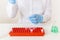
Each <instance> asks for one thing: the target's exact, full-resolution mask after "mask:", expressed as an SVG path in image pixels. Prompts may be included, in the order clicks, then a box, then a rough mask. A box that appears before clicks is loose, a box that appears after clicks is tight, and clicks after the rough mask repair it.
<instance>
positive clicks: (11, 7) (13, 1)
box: [7, 0, 18, 18]
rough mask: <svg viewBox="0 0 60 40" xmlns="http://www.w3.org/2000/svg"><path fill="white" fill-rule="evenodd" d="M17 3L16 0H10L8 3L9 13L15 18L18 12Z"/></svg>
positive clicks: (9, 15)
mask: <svg viewBox="0 0 60 40" xmlns="http://www.w3.org/2000/svg"><path fill="white" fill-rule="evenodd" d="M17 10H18V7H17V3H16V0H8V5H7V14H8V17H10V18H14V17H15V16H16V14H17Z"/></svg>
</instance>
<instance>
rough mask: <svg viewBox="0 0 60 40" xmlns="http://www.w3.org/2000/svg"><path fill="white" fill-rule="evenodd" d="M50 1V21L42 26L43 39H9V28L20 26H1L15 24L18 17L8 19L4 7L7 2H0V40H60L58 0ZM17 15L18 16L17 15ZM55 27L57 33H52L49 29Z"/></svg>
mask: <svg viewBox="0 0 60 40" xmlns="http://www.w3.org/2000/svg"><path fill="white" fill-rule="evenodd" d="M51 1H52V19H51V21H49V22H48V23H47V24H46V25H44V26H43V28H44V29H45V32H46V34H45V36H43V37H38V36H37V37H10V36H9V35H8V32H9V31H10V30H11V27H14V26H21V25H20V24H16V25H13V24H2V23H15V22H17V20H18V18H19V16H17V17H16V18H13V19H10V18H8V17H7V13H6V5H7V0H0V23H1V24H0V40H60V0H51ZM17 15H18V14H17ZM52 25H56V26H58V28H59V32H58V33H52V32H51V27H52Z"/></svg>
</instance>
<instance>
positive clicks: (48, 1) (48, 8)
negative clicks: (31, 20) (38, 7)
mask: <svg viewBox="0 0 60 40" xmlns="http://www.w3.org/2000/svg"><path fill="white" fill-rule="evenodd" d="M50 18H51V0H46V7H45V11H44V15H43V19H44V20H43V21H44V22H46V21H48V20H49V19H50Z"/></svg>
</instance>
